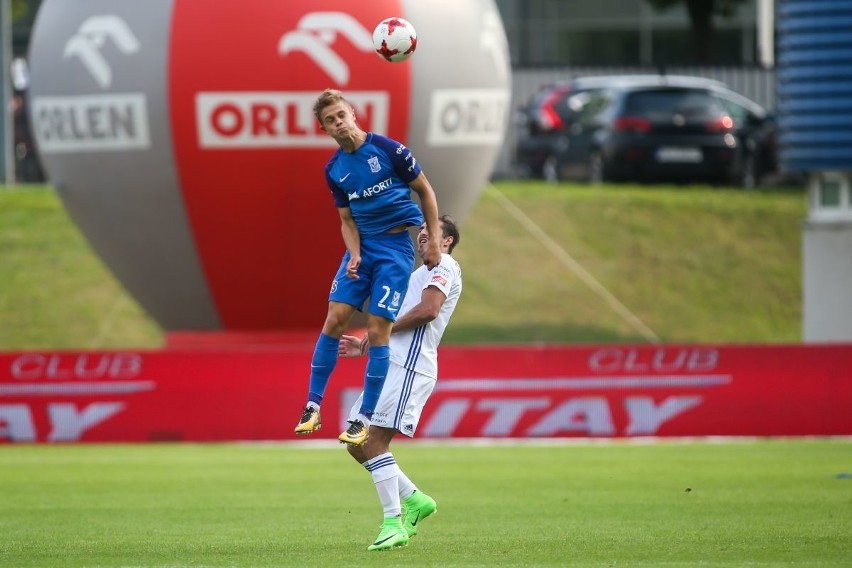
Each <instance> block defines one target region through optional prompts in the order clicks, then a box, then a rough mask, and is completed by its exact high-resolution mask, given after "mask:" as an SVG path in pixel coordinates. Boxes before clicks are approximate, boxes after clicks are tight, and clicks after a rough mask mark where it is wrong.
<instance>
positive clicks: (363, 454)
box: [339, 215, 462, 550]
mask: <svg viewBox="0 0 852 568" xmlns="http://www.w3.org/2000/svg"><path fill="white" fill-rule="evenodd" d="M440 225H441V232H442V234H441V239H440V247H441V253H442V255H441V262H440V264H438V265H437V266H435V267H434V268H433V269H432V270H429V269H428V268H427V267H426V266H425V265H421V266H420V267H419V268H418V269H417V270H415V271H414V273H413V274H412V275H411V278H410V280H409V283H408V291H407V293H406V295H405V300H404V301H403V303H402V306H401V307H400V310H399V316H398V317H397V320H396V323H395V324H394V326H393V331H392V333H391V338H390V370H389V372H388V376H387V380H386V381H385V385H384V388H383V389H382V393H381V395H380V396H379V401H378V403H377V405H376V409H375V411H374V412H373V416H372V418H371V419H370V429H369V436H368V438H367V441H366V442H365V443H364V444H363V445H361V446H354V445H350V446H347V449H348V450H349V453H350V454H351V455H352V457H353V458H355V460H357V461H358V463H360V464H362V465H363V466H364V468H366V469H367V471H369V472H370V473H371V474H372V476H373V482H374V483H375V484H376V491H377V492H378V494H379V500H380V501H381V503H382V508H383V510H384V516H385V520H384V523H383V524H382V528H381V531H380V532H379V536H378V537H376V540H375V542H373V544H372V545H370V546H369V547H368V550H387V549H389V548H395V547H398V546H405V545H406V544H408V541H409V538H410V537H412V536H414V535H415V534H416V533H417V528H418V523H420V521H422V520H423V519H425V518H426V517H428V516H429V515H431V514H432V513H434V512H435V511H436V509H437V505H436V503H435V500H434V499H432V498H431V497H429V496H428V495H426V494H425V493H423V492H421V491H419V490H418V489H417V486H416V485H414V483H412V481H411V480H410V479H409V478H408V477H407V476H406V475H405V474H404V473H403V472H402V470H401V469H400V468H399V466H398V465H397V463H396V460H395V459H394V457H393V454H392V453H391V451H390V443H391V440H392V439H393V437H394V436H395V435H396V434H397V432H401V433H402V434H404V435H406V436H408V437H413V436H414V432H415V431H416V430H417V423H418V421H419V420H420V414H421V412H422V411H423V406H424V405H425V404H426V401H427V400H428V398H429V395H431V394H432V390H433V389H434V388H435V383H436V381H437V380H438V344H439V343H440V341H441V336H442V335H443V334H444V330H445V329H446V327H447V324H448V323H449V321H450V317H451V316H452V314H453V310H455V307H456V304H457V303H458V300H459V297H460V296H461V291H462V274H461V268H460V267H459V263H458V262H456V260H455V259H454V258H453V257H452V256H450V253H451V252H452V250H453V248H454V247H455V246H456V245H457V244H458V242H459V233H458V228H457V227H456V225H455V222H454V221H453V220H452V218H451V217H449V216H447V215H444V216H442V217H441V218H440ZM428 242H429V234H428V231H427V229H426V226H425V225H423V226H422V227H421V228H420V233H419V234H418V235H417V245H418V249H419V250H420V252H423V250H424V248H425V246H426V245H427V244H428ZM366 344H367V340H366V337H365V338H364V340H360V339H358V338H357V337H352V336H349V335H344V336H343V337H342V338H341V343H340V351H339V353H340V356H341V357H357V356H359V355H363V354H364V353H365V352H366V347H367V345H366ZM360 406H361V398H360V397H359V398H358V400H357V401H356V402H355V404H354V405H353V407H352V410H351V412H350V418H351V417H352V416H354V415H356V414H357V413H358V410H359V408H360ZM403 504H404V505H405V511H404V513H403V511H402V505H403ZM403 515H404V516H403Z"/></svg>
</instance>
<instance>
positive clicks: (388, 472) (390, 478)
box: [364, 452, 402, 517]
mask: <svg viewBox="0 0 852 568" xmlns="http://www.w3.org/2000/svg"><path fill="white" fill-rule="evenodd" d="M364 467H365V468H366V469H367V471H369V472H370V473H371V474H372V475H373V483H375V484H376V492H377V493H378V494H379V502H381V504H382V511H383V512H384V514H385V517H396V516H399V515H400V513H401V511H402V508H401V507H400V504H399V485H398V480H399V467H398V466H397V465H396V460H395V459H394V458H393V454H392V453H390V452H387V453H384V454H382V455H380V456H376V457H374V458H373V459H371V460H368V461H367V463H365V464H364Z"/></svg>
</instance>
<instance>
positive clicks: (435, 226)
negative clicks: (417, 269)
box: [408, 172, 441, 270]
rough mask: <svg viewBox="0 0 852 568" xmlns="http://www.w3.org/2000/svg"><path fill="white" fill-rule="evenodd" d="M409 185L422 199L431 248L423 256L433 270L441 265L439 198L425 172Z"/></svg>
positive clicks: (421, 203)
mask: <svg viewBox="0 0 852 568" xmlns="http://www.w3.org/2000/svg"><path fill="white" fill-rule="evenodd" d="M408 185H409V186H410V187H411V189H412V190H413V191H414V193H416V194H417V196H418V197H419V198H420V208H421V209H422V210H423V218H424V219H425V220H426V228H427V229H428V230H429V246H428V247H427V249H426V253H425V254H423V255H422V256H423V264H425V265H426V268H428V269H429V270H432V269H433V268H435V267H436V266H438V265H439V264H441V222H440V220H439V219H438V198H437V197H436V196H435V190H434V189H432V185H431V184H430V183H429V180H428V179H426V174H424V173H423V172H420V175H418V176H417V177H416V178H414V180H413V181H412V182H411V183H410V184H408Z"/></svg>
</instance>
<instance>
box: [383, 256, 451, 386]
mask: <svg viewBox="0 0 852 568" xmlns="http://www.w3.org/2000/svg"><path fill="white" fill-rule="evenodd" d="M430 286H434V287H436V288H437V289H438V290H440V291H441V292H443V294H444V295H445V296H446V297H447V299H446V300H445V301H444V305H442V306H441V310H440V312H438V317H436V318H435V319H434V320H432V321H431V322H429V323H427V324H424V325H421V326H420V327H418V328H416V329H410V330H408V331H400V332H395V333H392V334H391V336H390V359H391V361H393V362H394V363H396V364H397V365H400V366H402V367H404V368H406V369H409V370H412V371H416V372H418V373H422V374H424V375H426V376H427V377H432V378H437V377H438V344H439V343H440V342H441V336H442V335H444V330H445V329H447V324H448V323H449V322H450V316H452V315H453V310H455V309H456V304H457V303H458V301H459V296H461V291H462V274H461V267H460V266H459V263H458V262H456V259H454V258H453V257H452V256H450V255H449V254H446V253H445V254H442V255H441V264H439V265H438V266H436V267H435V268H433V269H432V270H429V269H427V268H426V266H425V265H421V266H420V267H419V268H418V269H417V270H415V271H414V272H413V273H412V274H411V280H410V281H409V284H408V292H407V293H406V294H405V300H403V302H402V306H401V307H400V309H399V315H400V316H402V315H404V314H405V313H406V312H408V311H409V310H410V309H411V308H413V307H414V306H416V305H417V304H419V303H420V300H421V292H422V291H423V290H425V289H426V288H428V287H430Z"/></svg>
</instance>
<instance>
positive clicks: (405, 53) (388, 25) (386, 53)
mask: <svg viewBox="0 0 852 568" xmlns="http://www.w3.org/2000/svg"><path fill="white" fill-rule="evenodd" d="M373 47H374V48H375V50H376V54H377V55H378V56H379V57H381V58H382V59H384V60H386V61H390V62H392V63H398V62H400V61H405V60H406V59H408V58H409V57H411V56H412V54H413V53H414V50H415V49H417V32H416V31H414V26H412V25H411V22H409V21H408V20H403V19H402V18H387V19H385V20H382V21H381V22H379V25H378V26H376V29H375V30H374V31H373Z"/></svg>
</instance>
